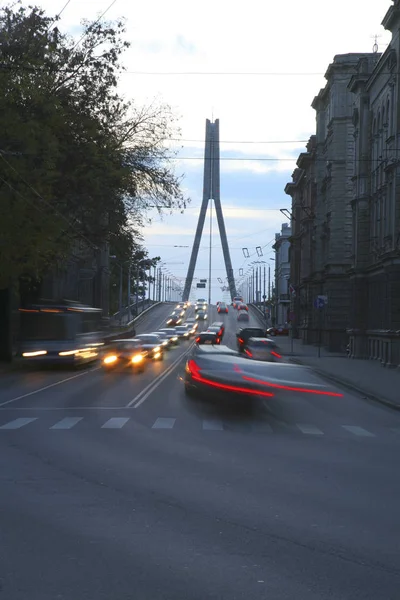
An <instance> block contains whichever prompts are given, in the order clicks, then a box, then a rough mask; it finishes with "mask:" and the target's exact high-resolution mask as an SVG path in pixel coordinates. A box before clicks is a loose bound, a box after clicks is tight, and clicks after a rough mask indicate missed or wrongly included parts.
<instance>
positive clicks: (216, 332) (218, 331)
mask: <svg viewBox="0 0 400 600" xmlns="http://www.w3.org/2000/svg"><path fill="white" fill-rule="evenodd" d="M202 333H212V334H213V335H215V339H216V340H218V342H217V343H218V344H220V343H221V342H222V335H221V329H220V327H207V329H206V331H204V332H203V331H202ZM199 335H200V334H199Z"/></svg>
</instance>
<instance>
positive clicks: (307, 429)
mask: <svg viewBox="0 0 400 600" xmlns="http://www.w3.org/2000/svg"><path fill="white" fill-rule="evenodd" d="M296 427H297V428H298V429H300V431H301V432H302V433H307V434H309V435H324V433H323V431H321V430H320V429H318V427H314V425H305V424H302V423H297V424H296Z"/></svg>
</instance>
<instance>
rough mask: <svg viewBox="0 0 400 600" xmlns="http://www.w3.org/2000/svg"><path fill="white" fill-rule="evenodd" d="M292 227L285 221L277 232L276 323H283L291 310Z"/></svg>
mask: <svg viewBox="0 0 400 600" xmlns="http://www.w3.org/2000/svg"><path fill="white" fill-rule="evenodd" d="M291 235H292V229H291V227H290V225H289V224H288V223H283V224H282V228H281V231H280V233H276V234H275V244H274V246H273V249H274V250H275V315H274V317H275V323H276V325H283V324H284V323H286V322H287V321H288V320H289V312H290V291H289V285H290V237H291Z"/></svg>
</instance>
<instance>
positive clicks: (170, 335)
mask: <svg viewBox="0 0 400 600" xmlns="http://www.w3.org/2000/svg"><path fill="white" fill-rule="evenodd" d="M160 333H164V334H165V335H166V337H167V339H168V340H169V341H170V343H171V344H172V345H173V346H177V345H178V344H179V338H178V336H177V333H176V329H175V327H173V328H172V327H169V328H168V329H160Z"/></svg>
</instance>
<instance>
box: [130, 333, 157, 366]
mask: <svg viewBox="0 0 400 600" xmlns="http://www.w3.org/2000/svg"><path fill="white" fill-rule="evenodd" d="M136 339H138V340H140V342H141V343H142V346H143V349H144V350H146V351H147V357H148V358H150V359H152V360H163V359H164V348H163V346H162V341H161V338H160V337H159V336H158V335H155V334H154V333H142V334H141V335H137V336H136Z"/></svg>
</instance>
